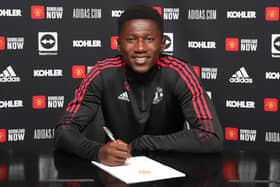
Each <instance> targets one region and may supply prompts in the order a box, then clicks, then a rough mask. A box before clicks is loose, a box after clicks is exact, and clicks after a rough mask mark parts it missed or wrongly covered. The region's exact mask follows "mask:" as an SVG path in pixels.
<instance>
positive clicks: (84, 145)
mask: <svg viewBox="0 0 280 187" xmlns="http://www.w3.org/2000/svg"><path fill="white" fill-rule="evenodd" d="M54 144H55V148H56V149H60V150H63V151H66V152H69V153H73V154H75V155H77V156H79V157H81V158H85V159H88V160H98V152H99V149H100V148H101V146H102V145H103V144H101V143H98V142H95V141H91V140H89V139H87V138H86V137H85V136H83V135H82V134H81V133H80V132H78V131H77V130H76V129H75V128H73V127H71V126H70V127H67V128H63V129H60V128H59V127H58V128H57V129H56V132H55V140H54Z"/></svg>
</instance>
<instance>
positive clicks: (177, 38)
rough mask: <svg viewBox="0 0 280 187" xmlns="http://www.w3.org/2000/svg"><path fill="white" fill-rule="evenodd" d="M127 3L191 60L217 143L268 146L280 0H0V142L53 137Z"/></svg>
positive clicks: (42, 143)
mask: <svg viewBox="0 0 280 187" xmlns="http://www.w3.org/2000/svg"><path fill="white" fill-rule="evenodd" d="M132 4H146V5H150V6H153V7H155V8H156V9H157V10H159V11H161V14H162V16H163V18H164V23H165V35H166V37H167V40H168V42H169V43H168V46H169V47H168V48H167V49H166V50H165V53H167V54H171V55H175V56H178V57H180V58H182V59H185V60H188V61H190V62H191V63H192V64H193V65H194V66H196V70H197V73H198V74H199V76H200V78H201V79H202V81H203V83H204V85H205V87H206V88H207V90H208V91H209V94H211V98H212V101H213V103H214V104H215V106H216V108H217V112H218V115H219V116H220V120H221V123H222V125H223V128H224V133H225V147H226V148H229V149H232V148H234V149H244V150H246V149H255V150H272V151H273V150H277V149H276V148H277V147H279V143H280V129H279V127H278V126H279V120H278V118H277V116H279V99H280V95H279V93H280V87H279V79H280V59H279V57H280V31H279V26H280V23H279V22H280V20H279V8H280V3H279V2H277V1H272V0H271V1H265V2H262V1H253V0H248V1H241V0H236V1H220V0H212V1H203V0H190V1H183V0H181V1H171V0H162V1H158V0H145V1H143V0H141V1H140V0H139V1H129V0H118V1H116V0H107V1H106V2H105V1H104V2H102V1H86V0H85V1H53V0H48V1H44V2H42V1H35V0H33V1H28V2H26V1H25V2H18V1H15V0H10V1H3V2H1V5H0V93H1V94H0V116H1V118H0V148H5V149H9V148H22V149H33V148H36V149H47V148H50V147H51V146H52V140H53V132H54V127H55V125H56V123H57V121H58V119H59V117H60V116H61V114H62V112H63V111H64V110H65V107H66V106H67V103H68V102H69V101H70V100H71V98H72V97H73V96H74V89H75V88H76V86H77V85H78V84H79V83H80V81H81V80H82V77H83V76H84V75H85V73H86V72H87V71H88V69H89V68H90V67H91V66H93V65H94V64H95V63H96V60H97V59H101V58H104V57H110V56H114V55H116V54H117V51H116V50H115V49H112V48H114V42H112V41H114V40H113V39H114V37H115V36H117V19H118V17H119V15H120V13H121V12H122V11H123V10H124V9H125V8H127V7H128V6H129V5H132ZM100 133H101V132H99V131H97V132H93V133H92V134H95V135H97V136H101V134H100Z"/></svg>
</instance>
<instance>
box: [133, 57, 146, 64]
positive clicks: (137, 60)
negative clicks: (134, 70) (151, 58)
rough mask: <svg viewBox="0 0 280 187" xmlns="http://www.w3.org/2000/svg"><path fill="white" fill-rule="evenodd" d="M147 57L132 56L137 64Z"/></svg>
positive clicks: (143, 61)
mask: <svg viewBox="0 0 280 187" xmlns="http://www.w3.org/2000/svg"><path fill="white" fill-rule="evenodd" d="M147 59H148V57H146V56H145V57H134V60H135V61H136V63H138V64H143V63H145V61H146V60H147Z"/></svg>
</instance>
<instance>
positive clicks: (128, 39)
mask: <svg viewBox="0 0 280 187" xmlns="http://www.w3.org/2000/svg"><path fill="white" fill-rule="evenodd" d="M126 40H127V41H129V42H133V41H135V38H127V39H126Z"/></svg>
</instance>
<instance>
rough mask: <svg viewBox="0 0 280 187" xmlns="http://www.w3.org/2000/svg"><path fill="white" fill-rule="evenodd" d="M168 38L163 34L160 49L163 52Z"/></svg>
mask: <svg viewBox="0 0 280 187" xmlns="http://www.w3.org/2000/svg"><path fill="white" fill-rule="evenodd" d="M165 42H166V38H165V36H162V40H161V44H160V51H161V52H162V51H164V49H165V46H166V43H165Z"/></svg>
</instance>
